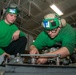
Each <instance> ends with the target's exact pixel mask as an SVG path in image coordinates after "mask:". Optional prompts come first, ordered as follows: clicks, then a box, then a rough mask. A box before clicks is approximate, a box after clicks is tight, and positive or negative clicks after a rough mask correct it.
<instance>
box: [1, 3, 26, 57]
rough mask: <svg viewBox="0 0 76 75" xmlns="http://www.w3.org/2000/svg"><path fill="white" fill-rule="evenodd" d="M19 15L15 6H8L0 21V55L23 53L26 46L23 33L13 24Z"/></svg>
mask: <svg viewBox="0 0 76 75" xmlns="http://www.w3.org/2000/svg"><path fill="white" fill-rule="evenodd" d="M18 15H19V9H18V6H17V5H16V4H10V5H9V7H8V8H7V9H6V11H5V13H4V18H3V19H2V20H1V21H0V55H7V56H10V55H16V54H17V53H20V54H21V53H24V52H25V47H26V44H27V39H26V36H25V33H24V32H22V31H21V30H19V29H18V27H17V26H16V24H15V23H14V22H15V21H16V19H17V17H18Z"/></svg>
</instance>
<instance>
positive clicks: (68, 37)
mask: <svg viewBox="0 0 76 75" xmlns="http://www.w3.org/2000/svg"><path fill="white" fill-rule="evenodd" d="M62 46H63V47H66V48H67V49H68V50H69V52H70V54H72V53H73V51H74V48H75V32H73V31H68V32H66V33H65V35H64V36H63V41H62Z"/></svg>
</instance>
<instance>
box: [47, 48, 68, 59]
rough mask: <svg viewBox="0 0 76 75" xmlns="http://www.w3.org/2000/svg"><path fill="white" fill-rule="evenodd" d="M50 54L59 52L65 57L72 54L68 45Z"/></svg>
mask: <svg viewBox="0 0 76 75" xmlns="http://www.w3.org/2000/svg"><path fill="white" fill-rule="evenodd" d="M48 54H59V55H61V58H63V57H66V56H68V55H70V52H69V50H68V49H67V48H66V47H62V48H60V49H58V50H56V51H54V52H49V53H48Z"/></svg>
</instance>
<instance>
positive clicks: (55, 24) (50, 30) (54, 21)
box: [42, 13, 66, 38]
mask: <svg viewBox="0 0 76 75" xmlns="http://www.w3.org/2000/svg"><path fill="white" fill-rule="evenodd" d="M63 21H64V22H63ZM65 25H66V21H65V20H64V19H60V17H59V16H58V15H57V14H55V13H51V14H48V15H46V16H44V19H43V21H42V26H43V27H44V31H45V32H46V33H47V34H48V35H49V36H50V37H51V38H54V37H56V36H57V35H58V33H59V31H60V30H61V28H62V27H64V26H65Z"/></svg>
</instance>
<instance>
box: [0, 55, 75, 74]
mask: <svg viewBox="0 0 76 75" xmlns="http://www.w3.org/2000/svg"><path fill="white" fill-rule="evenodd" d="M30 56H53V57H54V58H53V59H48V62H47V63H46V64H37V63H36V59H35V58H31V57H30ZM24 58H25V59H24ZM2 59H3V56H1V60H2ZM1 63H2V64H1V66H0V75H75V74H76V64H75V63H74V64H72V62H71V61H70V60H69V61H68V60H67V59H60V55H47V54H21V55H19V54H17V56H13V55H11V57H10V58H9V59H8V58H6V57H4V59H3V61H2V62H1Z"/></svg>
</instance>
